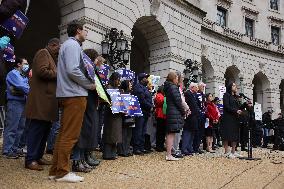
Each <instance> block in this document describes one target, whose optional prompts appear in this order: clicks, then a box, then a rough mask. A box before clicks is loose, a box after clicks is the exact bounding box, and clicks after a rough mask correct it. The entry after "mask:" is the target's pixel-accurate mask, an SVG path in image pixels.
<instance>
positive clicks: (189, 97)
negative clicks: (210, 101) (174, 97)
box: [184, 90, 200, 131]
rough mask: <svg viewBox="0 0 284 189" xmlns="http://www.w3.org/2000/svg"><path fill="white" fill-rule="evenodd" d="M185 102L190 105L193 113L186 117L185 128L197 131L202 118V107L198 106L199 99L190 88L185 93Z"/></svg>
mask: <svg viewBox="0 0 284 189" xmlns="http://www.w3.org/2000/svg"><path fill="white" fill-rule="evenodd" d="M184 97H185V102H186V103H187V105H188V106H189V109H190V111H191V114H190V115H189V116H188V117H187V118H186V120H185V124H184V129H186V130H191V131H195V130H197V129H198V125H199V119H200V108H199V106H198V99H197V98H196V96H195V94H193V93H192V92H191V91H190V90H188V91H186V92H185V93H184Z"/></svg>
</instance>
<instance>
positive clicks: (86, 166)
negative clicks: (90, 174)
mask: <svg viewBox="0 0 284 189" xmlns="http://www.w3.org/2000/svg"><path fill="white" fill-rule="evenodd" d="M81 163H82V164H83V166H84V167H85V168H87V169H95V168H96V167H95V166H90V165H89V164H88V163H87V162H86V161H85V160H81Z"/></svg>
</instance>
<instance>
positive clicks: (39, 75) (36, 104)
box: [26, 49, 58, 121]
mask: <svg viewBox="0 0 284 189" xmlns="http://www.w3.org/2000/svg"><path fill="white" fill-rule="evenodd" d="M56 58H57V57H55V55H52V54H51V53H50V51H49V50H48V49H41V50H39V51H38V52H37V53H36V55H35V57H34V60H33V64H32V67H33V77H32V78H31V89H30V92H29V95H28V99H27V104H26V117H27V118H29V119H37V120H44V121H56V120H57V118H58V102H57V99H56V74H57V71H56V61H57V60H56Z"/></svg>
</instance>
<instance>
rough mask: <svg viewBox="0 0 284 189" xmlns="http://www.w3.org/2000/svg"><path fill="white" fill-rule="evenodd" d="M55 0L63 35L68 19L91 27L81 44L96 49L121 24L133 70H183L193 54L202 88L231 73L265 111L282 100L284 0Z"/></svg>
mask: <svg viewBox="0 0 284 189" xmlns="http://www.w3.org/2000/svg"><path fill="white" fill-rule="evenodd" d="M58 3H59V7H60V12H61V25H60V28H59V29H60V37H61V39H62V40H64V39H66V37H67V36H66V25H67V23H68V22H70V21H72V20H74V19H80V20H84V21H85V27H86V28H87V29H88V31H89V33H88V40H87V42H86V43H85V44H84V48H95V49H97V50H98V51H100V49H101V46H100V43H101V41H102V40H103V38H104V35H105V34H106V32H107V31H109V29H110V28H113V27H114V28H117V29H118V30H123V31H124V33H125V35H126V37H127V39H128V40H129V42H130V44H131V49H132V50H131V59H130V67H131V69H133V70H134V71H136V72H142V71H145V72H149V73H151V74H155V75H160V76H161V77H162V78H165V76H166V75H167V73H168V72H169V71H170V70H173V71H174V70H179V71H183V69H184V61H185V60H186V59H192V60H196V61H198V62H200V63H201V67H200V69H201V70H202V78H203V81H204V82H205V83H206V84H207V92H213V93H215V94H217V95H218V88H219V86H220V85H225V81H235V82H237V83H238V84H239V86H240V90H241V91H242V92H244V93H245V94H247V95H248V96H249V97H251V98H254V101H255V102H258V103H261V104H262V105H263V111H267V110H269V109H274V110H276V111H279V110H280V107H282V105H283V98H284V95H283V94H282V93H283V92H281V91H284V76H283V75H282V74H284V45H283V43H284V0H276V2H275V3H276V4H273V5H271V4H270V3H271V1H270V0H261V1H259V0H123V1H122V0H121V1H120V0H58ZM273 3H274V1H273ZM272 30H273V32H274V33H273V40H272V34H271V33H272ZM277 32H278V33H277ZM277 34H278V35H277ZM277 37H278V38H277ZM277 40H278V41H277ZM272 42H273V43H272ZM281 89H282V90H281Z"/></svg>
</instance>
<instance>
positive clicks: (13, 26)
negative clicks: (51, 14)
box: [1, 10, 29, 39]
mask: <svg viewBox="0 0 284 189" xmlns="http://www.w3.org/2000/svg"><path fill="white" fill-rule="evenodd" d="M28 22H29V19H28V18H27V17H26V16H25V15H24V14H23V13H22V12H21V11H19V10H18V11H17V12H16V13H15V14H14V15H13V16H12V17H11V18H8V19H7V20H5V21H4V22H3V23H2V24H1V26H2V27H3V28H4V29H5V30H7V31H8V32H10V33H11V34H12V35H14V36H15V37H16V38H18V39H19V38H20V37H21V36H22V34H23V32H24V30H25V28H26V27H27V24H28Z"/></svg>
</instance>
